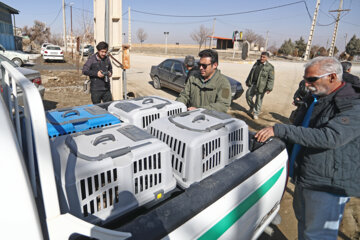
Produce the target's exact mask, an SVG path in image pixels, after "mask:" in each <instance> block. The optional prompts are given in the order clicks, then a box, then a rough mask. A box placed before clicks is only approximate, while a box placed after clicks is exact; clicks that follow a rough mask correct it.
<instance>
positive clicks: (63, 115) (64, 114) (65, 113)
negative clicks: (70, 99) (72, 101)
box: [61, 109, 80, 118]
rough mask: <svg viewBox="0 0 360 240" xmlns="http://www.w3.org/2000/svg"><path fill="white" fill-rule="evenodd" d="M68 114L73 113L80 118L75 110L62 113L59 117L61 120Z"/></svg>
mask: <svg viewBox="0 0 360 240" xmlns="http://www.w3.org/2000/svg"><path fill="white" fill-rule="evenodd" d="M70 113H75V115H78V116H80V113H79V111H78V110H76V109H73V110H70V111H66V112H64V113H63V114H62V115H61V117H62V118H65V117H68V115H69V114H70Z"/></svg>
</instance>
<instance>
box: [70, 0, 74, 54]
mask: <svg viewBox="0 0 360 240" xmlns="http://www.w3.org/2000/svg"><path fill="white" fill-rule="evenodd" d="M72 4H73V3H70V23H71V24H70V32H71V59H74V53H73V51H74V42H73V29H72Z"/></svg>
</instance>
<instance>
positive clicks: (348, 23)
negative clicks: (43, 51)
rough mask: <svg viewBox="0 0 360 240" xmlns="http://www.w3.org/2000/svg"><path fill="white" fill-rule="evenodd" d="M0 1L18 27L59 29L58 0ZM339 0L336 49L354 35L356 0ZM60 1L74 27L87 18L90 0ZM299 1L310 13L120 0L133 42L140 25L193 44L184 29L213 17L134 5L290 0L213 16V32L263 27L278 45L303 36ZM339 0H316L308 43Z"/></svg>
mask: <svg viewBox="0 0 360 240" xmlns="http://www.w3.org/2000/svg"><path fill="white" fill-rule="evenodd" d="M1 1H2V2H4V3H5V4H7V5H9V6H11V7H13V8H15V9H18V10H19V11H20V14H19V15H16V17H15V19H16V25H17V26H18V27H23V26H25V25H28V26H31V25H33V22H34V20H39V21H42V22H45V23H46V24H47V25H49V26H50V28H51V32H52V33H62V11H60V9H61V4H62V0H32V1H30V0H16V1H14V0H1ZM343 1H344V4H343V9H351V11H350V12H348V13H346V12H344V13H342V18H341V21H340V24H339V31H338V35H337V40H336V46H337V47H338V48H339V49H340V50H342V49H344V46H345V36H346V34H347V41H349V40H350V38H351V37H352V36H353V35H354V34H356V35H357V37H360V15H359V13H360V0H343ZM65 2H66V3H67V4H70V3H71V2H72V3H73V29H74V31H76V30H77V29H79V28H80V26H81V24H80V23H81V21H82V20H81V19H82V18H83V16H85V17H87V18H89V19H92V17H93V0H66V1H65ZM304 2H306V5H307V6H308V9H309V12H310V15H311V18H312V15H313V13H314V9H315V4H316V0H304V1H299V0H277V1H269V0H242V1H241V0H238V1H235V0H221V1H219V0H217V1H214V0H207V1H204V0H203V1H188V0H183V1H171V0H170V1H169V0H147V1H146V0H123V2H122V6H123V10H122V12H123V13H126V12H127V9H128V7H129V6H130V7H131V9H132V10H134V11H132V12H131V18H132V32H133V42H138V40H137V39H136V37H135V32H136V30H137V29H138V28H143V29H144V30H145V32H147V33H148V39H147V40H146V41H145V43H164V41H165V38H164V32H165V31H166V32H170V34H169V36H168V43H175V42H179V43H180V44H181V43H184V44H189V43H190V44H195V42H194V41H193V40H192V39H191V38H190V34H191V33H192V32H193V31H194V30H197V29H198V28H199V27H200V25H201V24H203V25H205V26H206V27H208V28H212V26H213V19H214V17H212V16H209V17H162V16H155V15H149V14H144V13H139V12H135V11H142V12H147V13H155V14H166V15H182V16H204V15H221V14H228V13H238V12H244V11H251V10H258V9H264V8H271V7H275V6H279V5H284V4H291V3H294V4H292V5H288V6H286V7H281V8H275V9H271V10H266V11H260V12H253V13H248V14H239V15H231V16H217V17H216V24H215V36H220V37H231V36H232V32H233V31H234V30H238V31H244V30H245V29H251V30H253V31H254V32H255V33H258V34H262V35H263V36H264V37H265V36H266V32H267V31H269V33H268V36H269V45H273V44H275V45H276V46H278V47H279V46H280V45H281V44H282V43H283V41H284V40H285V39H289V38H291V39H292V40H293V41H294V40H297V39H299V38H300V36H303V38H304V39H305V41H307V39H308V36H309V31H310V26H311V19H310V17H309V14H308V12H307V10H306V6H305V4H304ZM339 2H340V0H321V4H320V12H319V15H318V23H319V24H322V25H328V24H330V25H328V26H319V25H318V26H316V29H315V36H314V40H313V44H319V45H322V46H326V45H328V46H330V43H331V37H332V34H333V30H334V23H333V22H334V17H336V13H329V10H334V9H337V8H338V7H339ZM66 14H67V29H70V9H69V7H67V8H66ZM331 23H333V24H331ZM127 31H128V23H127V14H125V15H124V22H123V32H125V33H126V35H127Z"/></svg>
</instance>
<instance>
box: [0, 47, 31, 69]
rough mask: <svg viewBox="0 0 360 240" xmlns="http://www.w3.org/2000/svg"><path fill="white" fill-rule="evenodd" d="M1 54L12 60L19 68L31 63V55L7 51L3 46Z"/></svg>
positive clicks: (0, 49) (0, 50)
mask: <svg viewBox="0 0 360 240" xmlns="http://www.w3.org/2000/svg"><path fill="white" fill-rule="evenodd" d="M0 54H1V55H4V56H5V57H7V58H8V59H10V60H11V61H12V62H13V63H15V64H16V65H18V66H19V67H21V66H22V65H24V64H25V63H28V62H29V61H30V56H29V54H26V53H23V52H20V51H12V50H6V49H5V47H4V46H3V45H1V44H0Z"/></svg>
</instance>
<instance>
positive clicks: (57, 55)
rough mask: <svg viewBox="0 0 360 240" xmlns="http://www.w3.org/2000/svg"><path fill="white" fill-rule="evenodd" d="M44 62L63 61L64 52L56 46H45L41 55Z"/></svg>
mask: <svg viewBox="0 0 360 240" xmlns="http://www.w3.org/2000/svg"><path fill="white" fill-rule="evenodd" d="M43 59H44V61H47V60H58V61H64V51H63V50H61V48H60V47H59V46H57V45H47V46H46V48H45V50H44V53H43Z"/></svg>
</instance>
